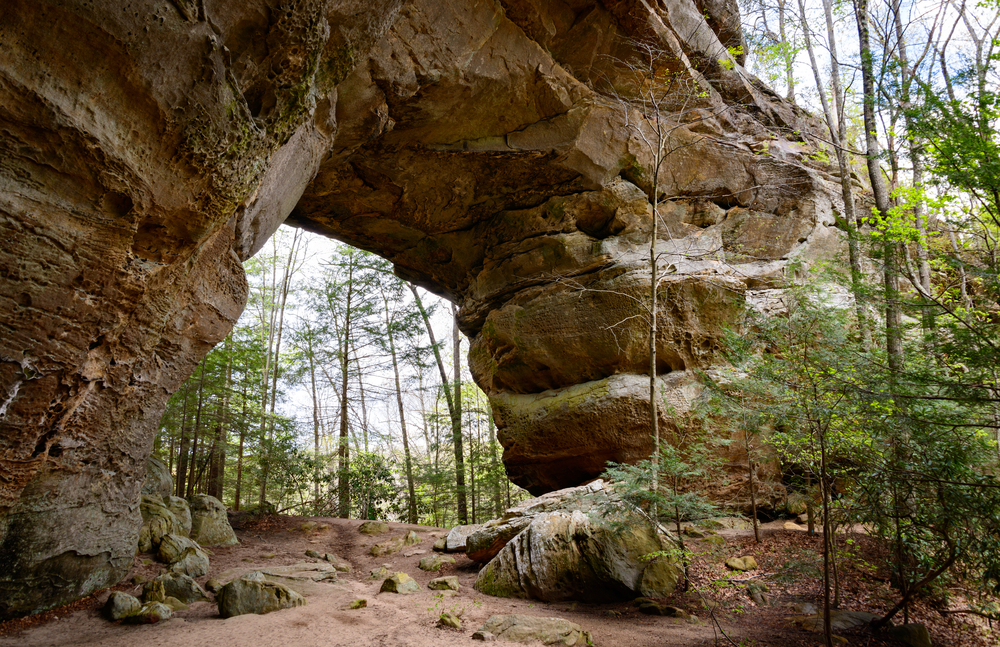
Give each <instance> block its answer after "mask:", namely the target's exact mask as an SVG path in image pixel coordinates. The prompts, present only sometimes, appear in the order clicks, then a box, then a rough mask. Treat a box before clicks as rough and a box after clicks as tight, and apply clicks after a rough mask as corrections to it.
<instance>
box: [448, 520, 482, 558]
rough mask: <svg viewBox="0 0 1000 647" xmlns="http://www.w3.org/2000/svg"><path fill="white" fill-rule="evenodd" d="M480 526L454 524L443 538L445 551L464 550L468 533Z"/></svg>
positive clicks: (460, 551) (461, 551)
mask: <svg viewBox="0 0 1000 647" xmlns="http://www.w3.org/2000/svg"><path fill="white" fill-rule="evenodd" d="M480 528H482V526H481V525H480V524H469V525H465V526H455V527H454V528H452V529H451V530H449V531H448V534H447V535H445V538H444V549H445V552H449V553H463V552H465V548H466V546H465V542H466V541H467V540H468V538H469V535H471V534H472V533H474V532H476V531H477V530H479V529H480Z"/></svg>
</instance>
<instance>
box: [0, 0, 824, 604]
mask: <svg viewBox="0 0 1000 647" xmlns="http://www.w3.org/2000/svg"><path fill="white" fill-rule="evenodd" d="M133 4H134V5H135V6H134V7H133V6H132V5H127V6H123V5H122V3H120V2H111V1H110V0H89V1H86V2H85V1H84V0H70V1H68V2H54V1H51V0H50V1H46V0H41V1H39V0H32V1H30V2H29V1H28V0H10V1H9V2H7V3H6V4H5V6H4V20H3V21H0V43H3V56H0V160H2V162H0V240H2V241H3V243H2V246H0V616H8V615H16V614H22V613H28V612H32V611H36V610H39V609H42V608H47V607H49V606H52V605H55V604H58V603H60V602H64V601H67V600H70V599H73V598H75V597H78V596H81V595H85V594H87V593H89V592H91V591H93V590H95V589H97V588H100V587H102V586H106V585H108V584H111V583H114V582H116V581H117V580H118V579H119V578H120V577H121V576H123V575H124V574H125V572H126V570H127V568H128V566H129V564H130V563H131V559H132V553H133V550H134V547H135V545H136V540H137V533H138V529H139V527H140V514H139V491H140V486H141V484H142V480H143V473H144V469H145V459H146V457H147V456H148V454H149V452H150V448H151V441H152V437H153V433H154V430H155V425H156V423H157V421H158V419H159V418H160V415H161V413H162V410H163V407H164V404H165V402H166V399H167V398H168V397H169V395H170V394H171V393H172V392H173V391H174V390H175V389H176V388H177V387H178V386H179V385H180V384H181V383H182V381H183V380H184V379H185V378H186V377H187V376H188V375H189V374H190V373H191V372H192V371H193V369H194V367H195V366H196V364H197V362H198V361H199V360H200V359H201V358H202V357H203V356H204V355H205V354H206V353H207V352H208V350H209V349H210V348H211V347H212V345H213V344H215V343H217V342H218V341H219V340H221V339H222V338H223V337H224V336H225V334H226V333H227V332H228V331H229V329H230V328H231V326H232V324H233V322H234V321H235V320H236V318H237V317H238V316H239V313H240V312H241V310H242V308H243V306H244V304H245V301H246V293H247V288H246V281H245V278H244V274H243V269H242V266H241V261H242V260H245V259H246V258H248V257H249V256H251V255H252V254H253V253H255V252H256V251H257V250H258V249H259V248H260V247H261V246H262V245H263V244H264V242H265V241H266V239H267V238H268V237H269V236H270V235H271V233H273V231H274V230H275V228H276V227H277V226H278V224H279V223H281V222H282V221H284V220H286V218H287V219H288V220H289V222H291V223H292V224H295V225H298V226H301V227H305V228H308V229H311V230H313V231H318V232H321V233H323V234H326V235H329V236H333V237H336V238H339V239H342V240H345V241H347V242H350V243H352V244H355V245H358V246H360V247H363V248H366V249H370V250H374V251H376V252H378V253H380V254H382V255H384V256H386V257H387V258H389V259H391V260H392V261H393V262H394V263H395V265H396V268H397V271H398V272H399V273H400V275H402V276H404V277H406V278H409V279H411V280H414V281H416V282H418V283H420V284H421V285H423V286H425V287H427V288H429V289H431V290H433V291H435V292H437V293H439V294H443V295H445V296H447V297H449V298H451V299H452V300H454V301H456V302H458V303H459V304H460V305H461V311H460V323H461V325H462V327H463V330H464V331H465V333H466V334H467V335H469V337H470V338H471V339H472V340H473V341H472V353H471V356H470V364H471V366H472V369H473V373H474V375H475V377H476V380H477V381H478V382H479V383H480V385H482V386H483V388H484V389H485V390H486V391H487V393H488V394H489V395H490V397H491V399H492V401H493V403H494V407H495V408H496V409H497V412H498V414H501V413H502V415H498V420H500V421H501V422H500V425H501V428H500V440H501V442H502V443H503V444H504V447H505V455H504V460H505V463H506V464H507V466H508V470H509V471H510V474H511V475H512V477H513V478H514V479H515V480H516V481H517V482H518V483H520V484H522V485H525V486H527V487H528V488H529V489H531V490H532V491H533V492H536V493H538V492H542V491H545V490H547V489H552V488H555V487H562V486H566V485H574V484H577V483H579V482H581V480H582V479H584V478H588V477H591V476H594V475H596V472H598V471H599V470H600V469H601V468H602V467H603V460H604V459H606V458H617V459H624V460H627V459H628V458H629V457H636V456H639V455H641V454H642V453H643V452H644V451H645V449H646V448H647V443H648V441H646V440H644V438H645V435H646V432H645V430H644V428H643V424H642V422H641V420H640V419H639V417H638V414H635V413H634V412H636V411H639V410H641V409H642V407H643V406H644V404H643V403H644V401H645V398H646V397H647V396H645V395H644V394H643V393H642V390H641V389H636V388H633V387H631V386H629V385H630V384H631V383H632V382H636V381H641V380H642V374H643V372H644V371H646V370H647V369H646V367H645V365H644V362H643V353H644V341H643V339H644V334H643V326H642V324H641V323H640V322H639V321H638V320H637V319H636V318H635V317H633V316H632V315H633V314H634V312H635V308H634V304H633V299H632V297H634V296H635V295H637V294H639V293H640V292H641V290H642V286H643V285H644V281H646V280H647V278H648V268H647V267H646V265H645V261H644V259H645V258H646V257H647V253H646V251H645V247H646V245H647V241H648V238H649V231H650V224H651V219H652V210H651V208H650V207H649V206H648V201H645V200H644V198H643V191H644V190H646V189H648V188H649V187H650V186H651V185H650V174H649V168H650V157H649V155H648V153H647V152H646V151H645V150H644V149H643V148H642V146H641V145H640V140H639V138H638V137H637V136H636V133H634V132H630V131H629V130H627V129H626V128H624V123H625V117H626V115H625V113H624V112H623V110H622V107H621V106H620V105H618V104H616V103H615V102H613V101H609V100H608V99H607V98H606V97H605V95H603V94H602V93H601V89H602V87H605V86H604V85H602V84H606V83H607V82H608V80H609V79H610V80H612V81H614V80H615V78H616V75H618V74H619V73H618V72H617V71H616V70H615V68H614V67H613V65H611V63H610V61H611V58H609V57H617V58H623V57H627V56H628V55H629V53H630V51H631V46H630V45H629V44H628V43H629V41H630V40H631V39H636V38H643V39H646V40H647V41H655V42H657V43H659V44H660V45H662V47H663V48H664V49H665V50H666V52H667V55H666V56H665V57H664V60H666V61H669V63H670V65H671V67H672V69H675V70H678V71H680V72H682V74H683V75H684V78H685V79H688V80H690V81H692V82H694V81H697V82H698V83H700V84H701V85H700V86H699V87H700V88H701V91H700V92H699V94H700V95H702V96H700V97H699V99H698V104H697V106H696V107H697V110H698V111H699V112H698V113H697V114H698V119H697V121H696V122H695V123H692V124H691V125H690V126H689V127H682V128H680V129H678V130H676V131H674V134H675V137H676V139H675V142H674V143H675V144H676V145H677V146H678V148H677V150H676V152H675V153H673V154H671V155H670V156H669V157H668V159H667V161H666V163H665V165H664V168H663V169H662V170H661V173H660V175H659V179H660V185H659V186H660V189H661V191H662V192H663V193H664V196H665V197H667V198H669V199H670V202H669V206H667V207H663V208H661V214H662V215H663V217H664V219H665V221H666V225H667V226H665V227H662V228H661V235H660V240H659V243H658V244H659V245H660V247H661V249H662V251H663V252H664V255H663V256H662V263H663V267H662V268H661V269H662V270H663V271H664V272H669V276H670V280H669V281H668V283H667V285H666V287H665V288H664V298H663V299H662V300H661V303H662V307H661V309H660V317H661V319H662V321H664V322H665V325H664V328H663V333H662V335H661V336H660V337H659V338H658V339H657V345H658V349H659V352H660V354H661V358H662V361H661V365H660V366H659V367H658V369H657V370H658V372H659V373H661V374H662V375H663V376H664V378H663V379H664V380H667V379H674V378H673V377H671V376H673V375H674V374H681V373H682V372H684V371H689V370H691V369H693V368H698V367H703V366H706V365H708V364H709V363H710V362H711V361H712V357H713V352H714V351H715V349H716V347H717V345H718V339H719V334H720V331H721V330H722V329H723V327H724V326H725V325H726V324H727V323H729V322H730V321H731V318H732V316H733V313H735V312H736V307H737V306H738V305H739V304H740V302H741V301H742V300H743V299H744V298H746V297H747V293H748V291H750V292H751V293H752V291H754V290H763V289H766V288H768V287H771V286H772V284H773V283H774V281H775V279H776V278H778V277H781V276H782V275H783V273H784V271H785V267H786V265H787V263H788V261H789V260H792V259H796V258H801V259H804V260H806V261H808V260H809V259H811V258H813V257H816V256H818V255H821V254H823V253H825V252H826V251H828V248H830V247H832V246H834V244H835V241H836V240H837V237H836V236H835V234H834V232H833V230H832V229H830V225H832V223H833V209H835V208H836V206H835V204H834V201H835V198H831V197H830V196H831V195H835V193H836V191H835V187H833V185H832V184H830V183H829V182H828V180H829V176H828V175H827V172H828V170H829V169H827V168H825V167H823V166H822V165H819V164H817V163H815V162H812V161H810V160H809V159H808V158H807V157H805V154H806V153H809V152H810V150H811V149H810V146H809V145H808V143H805V142H802V141H797V140H795V141H793V140H791V139H789V137H798V136H799V135H786V134H787V133H808V132H809V131H810V128H811V127H812V126H811V124H810V122H809V121H808V120H807V119H805V118H803V116H802V115H801V114H800V113H799V112H798V111H797V110H796V109H794V108H793V107H792V106H790V105H788V104H786V103H784V102H783V101H781V100H780V99H779V98H777V97H776V96H775V95H774V94H773V93H772V92H770V91H769V90H768V89H767V88H765V87H764V86H762V85H761V84H760V82H759V81H757V80H756V79H754V78H752V77H750V76H749V75H748V74H746V73H745V71H744V70H743V69H742V68H741V67H740V66H739V61H738V60H737V61H735V63H736V64H735V65H732V66H730V65H729V64H728V63H727V62H726V61H727V60H728V59H729V58H731V56H730V54H729V53H728V50H727V48H732V47H734V46H736V45H737V44H738V42H739V40H740V38H739V35H738V33H737V30H736V27H735V26H736V25H738V19H735V18H734V17H735V16H738V11H737V9H736V4H735V2H732V1H731V0H710V1H709V0H701V1H699V2H697V3H696V2H694V1H692V0H677V1H676V2H670V3H666V4H664V5H659V4H657V5H651V4H650V3H646V2H644V1H642V0H589V1H588V0H498V1H497V2H472V1H471V0H456V1H454V2H439V1H437V0H412V1H410V2H403V0H368V1H366V2H357V1H356V0H299V1H293V2H284V3H281V4H280V6H279V3H278V2H277V1H276V0H247V1H245V2H239V3H234V2H223V1H222V0H206V1H205V2H203V3H194V2H187V1H183V2H182V1H180V0H177V1H175V2H170V3H167V2H163V3H160V4H156V3H151V2H142V1H140V2H136V3H133ZM123 9H124V10H123ZM706 14H708V19H706V17H705V15H706ZM720 61H721V62H720ZM629 117H630V118H631V119H632V120H633V121H634V120H635V118H637V117H640V115H639V114H638V113H633V114H631V115H629ZM831 188H833V189H834V190H833V191H832V192H831V191H830V189H831ZM750 296H752V294H751V295H750ZM615 380H617V382H614V388H612V386H610V384H611V382H609V381H615ZM602 382H603V383H604V384H607V385H609V386H608V389H607V390H602V389H603V387H601V388H597V389H596V391H595V390H594V389H593V388H591V387H590V386H588V385H592V384H601V383H602ZM574 389H576V390H574ZM580 389H582V390H583V391H587V393H588V394H589V395H586V396H585V397H584V398H583V399H584V400H585V401H586V402H585V405H586V406H583V407H582V408H581V410H582V411H586V412H588V413H586V414H585V415H580V416H578V417H577V418H576V419H575V420H572V421H570V423H568V422H567V421H568V420H569V418H568V417H567V412H566V411H564V410H562V409H560V408H558V407H556V408H554V409H552V411H553V412H554V413H553V414H552V416H545V415H542V410H543V409H544V408H545V403H550V402H552V401H553V398H555V399H559V398H564V399H565V398H566V397H570V396H572V397H576V395H577V394H578V391H579V390H580ZM525 421H530V424H528V423H526V422H525ZM593 430H597V431H596V432H595V433H593V434H591V432H592V431H593ZM567 438H575V439H576V440H575V441H573V442H569V441H567ZM574 446H575V447H577V449H575V450H574Z"/></svg>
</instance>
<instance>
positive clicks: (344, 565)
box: [323, 553, 351, 573]
mask: <svg viewBox="0 0 1000 647" xmlns="http://www.w3.org/2000/svg"><path fill="white" fill-rule="evenodd" d="M323 559H324V560H326V561H327V562H330V563H331V564H332V565H333V568H335V569H336V570H338V571H340V572H341V573H350V572H351V565H350V563H348V561H347V560H346V559H341V558H340V557H337V556H336V555H334V554H333V553H327V554H326V555H323Z"/></svg>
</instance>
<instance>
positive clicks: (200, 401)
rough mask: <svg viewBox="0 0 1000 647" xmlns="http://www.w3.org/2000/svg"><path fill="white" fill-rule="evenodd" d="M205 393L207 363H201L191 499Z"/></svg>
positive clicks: (195, 418)
mask: <svg viewBox="0 0 1000 647" xmlns="http://www.w3.org/2000/svg"><path fill="white" fill-rule="evenodd" d="M204 391H205V362H204V361H202V363H201V377H200V378H199V380H198V409H197V412H196V413H195V415H194V442H193V443H192V446H191V478H189V479H188V484H187V498H189V499H190V498H191V496H192V495H193V494H194V482H195V478H194V477H195V468H196V467H197V464H198V460H197V458H198V435H199V432H200V431H201V408H202V404H203V403H204Z"/></svg>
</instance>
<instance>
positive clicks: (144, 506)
mask: <svg viewBox="0 0 1000 647" xmlns="http://www.w3.org/2000/svg"><path fill="white" fill-rule="evenodd" d="M139 512H140V514H141V515H142V526H141V527H140V529H139V546H138V548H139V552H140V553H152V552H155V551H156V550H157V549H158V548H159V547H160V541H161V540H162V539H163V537H164V535H170V534H183V533H182V530H183V524H182V523H181V522H180V521H179V520H178V519H177V517H176V516H175V515H174V513H173V512H172V511H171V510H170V508H169V507H167V506H166V505H165V504H164V501H163V499H161V498H160V497H159V495H149V494H144V495H143V496H142V499H141V500H140V502H139Z"/></svg>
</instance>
